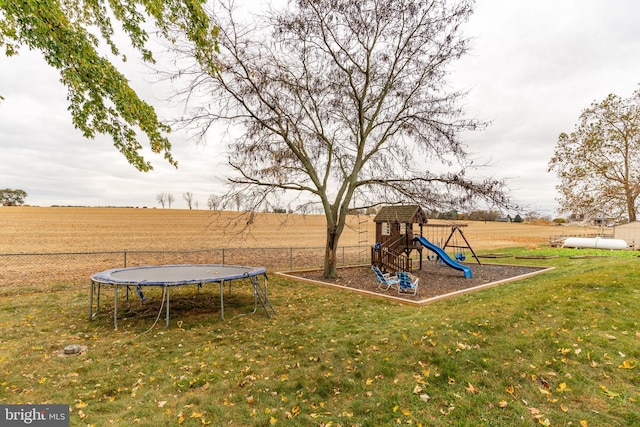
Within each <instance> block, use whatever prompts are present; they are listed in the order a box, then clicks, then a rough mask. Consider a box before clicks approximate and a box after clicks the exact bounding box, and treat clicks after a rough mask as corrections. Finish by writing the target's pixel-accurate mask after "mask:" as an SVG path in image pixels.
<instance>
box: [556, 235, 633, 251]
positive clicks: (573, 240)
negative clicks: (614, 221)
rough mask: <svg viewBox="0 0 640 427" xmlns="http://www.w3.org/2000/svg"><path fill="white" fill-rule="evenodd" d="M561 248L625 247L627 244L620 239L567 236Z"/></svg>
mask: <svg viewBox="0 0 640 427" xmlns="http://www.w3.org/2000/svg"><path fill="white" fill-rule="evenodd" d="M562 247H563V248H593V249H627V247H628V245H627V242H625V241H624V240H622V239H603V238H601V237H593V238H592V237H567V239H566V240H565V241H564V244H563V245H562Z"/></svg>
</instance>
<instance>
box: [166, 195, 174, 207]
mask: <svg viewBox="0 0 640 427" xmlns="http://www.w3.org/2000/svg"><path fill="white" fill-rule="evenodd" d="M175 200H176V199H175V197H173V194H167V205H168V207H169V209H171V204H172V203H173V202H174V201H175Z"/></svg>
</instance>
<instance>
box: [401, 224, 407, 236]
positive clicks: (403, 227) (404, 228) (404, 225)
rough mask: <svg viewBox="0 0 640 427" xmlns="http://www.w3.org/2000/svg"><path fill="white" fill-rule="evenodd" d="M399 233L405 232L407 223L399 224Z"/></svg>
mask: <svg viewBox="0 0 640 427" xmlns="http://www.w3.org/2000/svg"><path fill="white" fill-rule="evenodd" d="M400 234H407V224H404V223H401V224H400Z"/></svg>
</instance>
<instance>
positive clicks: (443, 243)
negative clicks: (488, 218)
mask: <svg viewBox="0 0 640 427" xmlns="http://www.w3.org/2000/svg"><path fill="white" fill-rule="evenodd" d="M462 227H466V225H465V224H453V225H451V224H425V225H424V230H425V231H426V232H427V235H428V236H429V237H427V238H428V239H429V240H430V241H431V242H432V243H434V244H435V245H437V246H440V247H441V248H442V249H443V250H444V251H447V248H450V249H451V250H452V251H453V257H452V258H454V259H455V260H456V261H458V262H462V261H464V260H466V258H467V256H466V254H465V252H464V251H465V250H469V251H470V252H471V256H472V257H473V258H475V260H476V262H477V263H478V265H482V263H481V262H480V258H478V256H477V255H476V253H475V252H474V250H473V248H472V247H471V244H470V243H469V241H468V240H467V238H466V237H465V235H464V233H463V232H462ZM447 231H449V234H448V235H447Z"/></svg>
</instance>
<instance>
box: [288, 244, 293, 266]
mask: <svg viewBox="0 0 640 427" xmlns="http://www.w3.org/2000/svg"><path fill="white" fill-rule="evenodd" d="M289 271H293V248H289Z"/></svg>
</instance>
